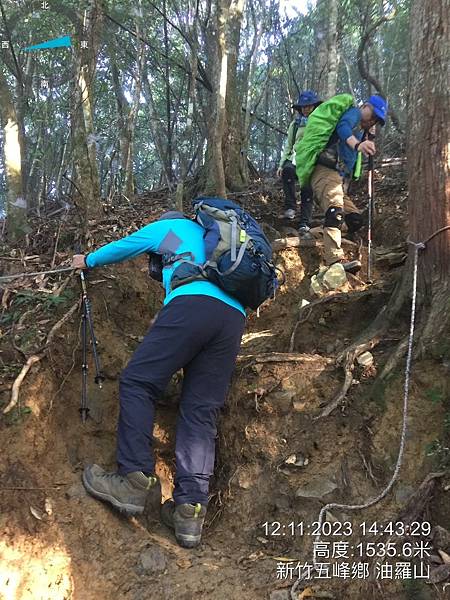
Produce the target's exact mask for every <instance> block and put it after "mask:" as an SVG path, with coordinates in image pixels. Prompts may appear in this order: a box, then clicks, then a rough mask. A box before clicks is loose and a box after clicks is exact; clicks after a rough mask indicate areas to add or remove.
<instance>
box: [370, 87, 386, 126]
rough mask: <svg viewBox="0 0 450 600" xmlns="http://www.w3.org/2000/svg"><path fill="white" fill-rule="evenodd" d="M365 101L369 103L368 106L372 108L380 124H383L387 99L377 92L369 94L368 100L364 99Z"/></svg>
mask: <svg viewBox="0 0 450 600" xmlns="http://www.w3.org/2000/svg"><path fill="white" fill-rule="evenodd" d="M366 103H367V104H370V106H371V107H372V108H373V112H374V114H375V116H376V117H377V119H378V120H379V121H380V123H381V125H384V124H385V122H386V115H387V111H388V101H387V100H385V99H384V98H382V97H381V96H379V95H378V94H374V95H373V96H370V98H369V99H368V100H366Z"/></svg>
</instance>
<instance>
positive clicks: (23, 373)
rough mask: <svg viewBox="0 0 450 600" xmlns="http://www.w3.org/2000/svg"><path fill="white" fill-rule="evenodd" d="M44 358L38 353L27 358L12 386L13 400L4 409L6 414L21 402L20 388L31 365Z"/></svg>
mask: <svg viewBox="0 0 450 600" xmlns="http://www.w3.org/2000/svg"><path fill="white" fill-rule="evenodd" d="M41 358H42V355H41V356H37V355H33V356H30V358H29V359H28V360H27V362H26V363H25V364H24V365H23V367H22V370H21V371H20V373H19V375H18V376H17V377H16V379H15V381H14V383H13V386H12V392H11V400H10V401H9V404H8V406H6V408H4V409H3V414H4V415H6V414H7V413H9V411H10V410H12V409H13V408H14V407H15V406H16V404H17V403H18V402H19V390H20V386H21V385H22V381H23V380H24V379H25V376H26V374H27V373H28V371H29V370H30V369H31V367H32V366H33V365H34V364H35V363H37V362H39V361H40V360H41Z"/></svg>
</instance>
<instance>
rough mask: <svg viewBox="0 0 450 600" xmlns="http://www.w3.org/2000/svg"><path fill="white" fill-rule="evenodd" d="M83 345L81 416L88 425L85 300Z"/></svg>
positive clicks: (82, 318)
mask: <svg viewBox="0 0 450 600" xmlns="http://www.w3.org/2000/svg"><path fill="white" fill-rule="evenodd" d="M81 343H82V352H83V357H82V363H81V406H80V415H81V421H82V422H83V423H86V420H87V417H88V414H89V408H88V405H87V372H88V364H87V315H86V304H85V302H84V299H83V314H82V317H81Z"/></svg>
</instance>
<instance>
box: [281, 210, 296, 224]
mask: <svg viewBox="0 0 450 600" xmlns="http://www.w3.org/2000/svg"><path fill="white" fill-rule="evenodd" d="M283 216H284V218H285V219H289V221H293V220H294V219H295V210H294V209H293V208H288V209H287V210H285V211H284V215H283Z"/></svg>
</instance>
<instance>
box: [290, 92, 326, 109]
mask: <svg viewBox="0 0 450 600" xmlns="http://www.w3.org/2000/svg"><path fill="white" fill-rule="evenodd" d="M320 102H322V101H321V99H320V98H319V96H318V95H317V94H316V92H313V91H311V90H305V91H304V92H300V94H299V96H298V100H297V102H296V103H295V104H293V105H292V108H302V107H303V106H311V105H312V104H319V103H320Z"/></svg>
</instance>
